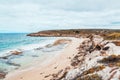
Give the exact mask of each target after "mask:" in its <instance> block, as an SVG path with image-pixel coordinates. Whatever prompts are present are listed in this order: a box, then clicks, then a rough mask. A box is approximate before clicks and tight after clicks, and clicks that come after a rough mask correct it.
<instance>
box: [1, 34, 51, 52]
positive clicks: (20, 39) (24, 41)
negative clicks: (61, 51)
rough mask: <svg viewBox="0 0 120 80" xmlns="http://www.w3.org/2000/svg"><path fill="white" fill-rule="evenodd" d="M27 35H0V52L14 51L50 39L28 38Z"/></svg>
mask: <svg viewBox="0 0 120 80" xmlns="http://www.w3.org/2000/svg"><path fill="white" fill-rule="evenodd" d="M26 34H27V33H0V51H5V50H9V49H15V48H16V47H20V46H23V45H29V44H35V43H40V42H43V41H45V40H47V39H51V38H43V37H29V36H26Z"/></svg>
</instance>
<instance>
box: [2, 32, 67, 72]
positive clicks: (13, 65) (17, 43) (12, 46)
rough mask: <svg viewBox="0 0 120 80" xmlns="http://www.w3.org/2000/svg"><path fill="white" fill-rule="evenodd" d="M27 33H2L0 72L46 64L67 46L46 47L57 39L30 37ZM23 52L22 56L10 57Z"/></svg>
mask: <svg viewBox="0 0 120 80" xmlns="http://www.w3.org/2000/svg"><path fill="white" fill-rule="evenodd" d="M26 35H27V33H0V71H4V72H10V71H13V70H16V69H19V68H25V67H28V66H30V65H33V63H39V64H40V62H44V61H45V60H47V59H48V58H50V57H53V56H54V55H55V54H56V53H57V52H59V51H60V50H61V49H63V48H64V46H65V44H60V45H58V46H52V47H46V45H48V44H52V43H53V42H54V41H55V40H56V39H58V38H56V37H29V36H26ZM15 50H17V51H22V54H20V55H12V56H9V57H7V58H5V59H4V58H3V57H5V56H6V55H7V56H8V55H10V51H15Z"/></svg>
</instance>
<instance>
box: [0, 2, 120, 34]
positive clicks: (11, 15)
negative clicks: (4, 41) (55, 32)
mask: <svg viewBox="0 0 120 80" xmlns="http://www.w3.org/2000/svg"><path fill="white" fill-rule="evenodd" d="M119 3H120V1H119V0H116V1H115V0H59V1H58V0H19V1H18V0H9V1H8V0H1V1H0V32H5V31H6V32H34V31H39V30H47V29H71V28H110V27H111V28H120V27H119V26H120V5H119ZM113 26H114V27H113Z"/></svg>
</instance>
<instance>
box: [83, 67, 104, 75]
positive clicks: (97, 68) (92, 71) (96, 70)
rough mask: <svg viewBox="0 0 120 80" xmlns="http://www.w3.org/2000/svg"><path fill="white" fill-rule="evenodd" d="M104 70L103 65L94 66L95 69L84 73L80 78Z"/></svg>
mask: <svg viewBox="0 0 120 80" xmlns="http://www.w3.org/2000/svg"><path fill="white" fill-rule="evenodd" d="M104 68H105V66H104V65H100V66H96V67H92V68H90V69H88V70H86V71H84V72H83V73H82V74H81V76H84V75H88V74H91V73H94V72H98V71H101V70H103V69H104Z"/></svg>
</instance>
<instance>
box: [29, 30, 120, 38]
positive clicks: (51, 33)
mask: <svg viewBox="0 0 120 80" xmlns="http://www.w3.org/2000/svg"><path fill="white" fill-rule="evenodd" d="M113 32H120V30H109V29H70V30H48V31H40V32H36V33H31V34H28V35H27V36H33V37H79V36H82V35H84V36H85V35H86V34H96V35H102V36H106V35H107V34H109V33H113Z"/></svg>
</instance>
